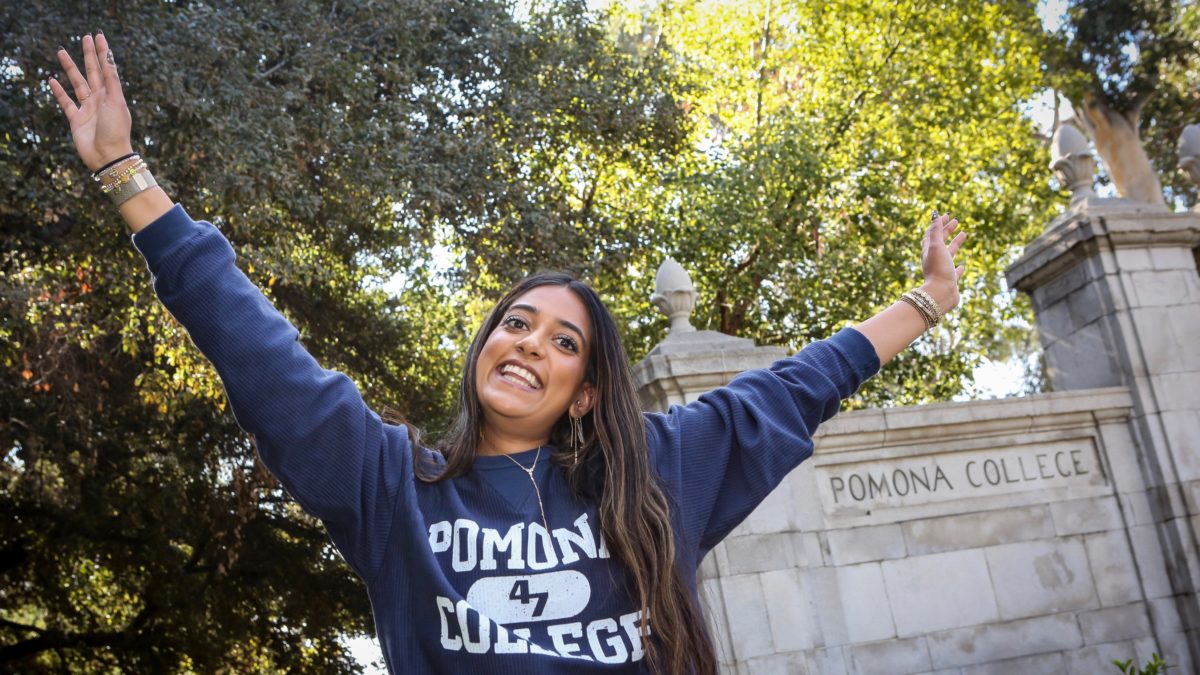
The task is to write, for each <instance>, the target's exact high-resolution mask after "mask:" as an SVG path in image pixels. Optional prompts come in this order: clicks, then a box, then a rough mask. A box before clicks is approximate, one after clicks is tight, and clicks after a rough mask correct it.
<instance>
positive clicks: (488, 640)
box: [454, 600, 492, 654]
mask: <svg viewBox="0 0 1200 675" xmlns="http://www.w3.org/2000/svg"><path fill="white" fill-rule="evenodd" d="M472 610H473V608H472V607H471V606H470V605H468V604H467V601H466V600H459V601H458V602H457V603H455V605H454V612H455V614H458V627H459V629H460V630H461V631H462V641H463V644H464V645H465V646H466V648H467V651H468V652H470V653H472V654H486V653H488V647H491V646H492V622H491V621H488V619H487V617H485V616H483V615H482V614H480V613H479V612H475V615H476V616H478V617H479V621H476V622H475V625H476V627H477V628H478V629H479V639H478V640H472V639H471V629H470V626H468V622H470V620H471V619H470V617H469V616H468V615H467V612H469V611H472Z"/></svg>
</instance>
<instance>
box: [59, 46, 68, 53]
mask: <svg viewBox="0 0 1200 675" xmlns="http://www.w3.org/2000/svg"><path fill="white" fill-rule="evenodd" d="M58 51H60V52H65V51H67V48H66V47H64V46H62V45H59V46H58Z"/></svg>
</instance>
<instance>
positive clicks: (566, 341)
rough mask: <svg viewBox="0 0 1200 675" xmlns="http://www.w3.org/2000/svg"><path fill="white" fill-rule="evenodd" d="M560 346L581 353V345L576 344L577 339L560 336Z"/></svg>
mask: <svg viewBox="0 0 1200 675" xmlns="http://www.w3.org/2000/svg"><path fill="white" fill-rule="evenodd" d="M558 346H560V347H562V348H563V349H566V350H569V351H572V352H577V351H579V345H578V344H577V343H576V342H575V339H574V338H571V337H568V336H566V335H560V336H558Z"/></svg>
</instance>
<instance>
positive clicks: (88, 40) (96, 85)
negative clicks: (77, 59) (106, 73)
mask: <svg viewBox="0 0 1200 675" xmlns="http://www.w3.org/2000/svg"><path fill="white" fill-rule="evenodd" d="M83 67H84V69H85V70H86V72H87V83H88V86H89V87H91V88H92V91H95V90H97V89H101V88H103V87H104V77H103V76H102V75H101V73H100V59H99V58H97V56H96V41H95V40H94V39H93V38H92V36H91V35H84V36H83Z"/></svg>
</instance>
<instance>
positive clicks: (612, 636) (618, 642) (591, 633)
mask: <svg viewBox="0 0 1200 675" xmlns="http://www.w3.org/2000/svg"><path fill="white" fill-rule="evenodd" d="M600 631H606V632H608V634H609V637H607V638H604V641H603V642H601V638H600ZM620 631H621V628H620V626H618V625H617V622H616V621H613V620H612V619H601V620H599V621H593V622H592V623H591V624H589V625H588V629H587V635H588V645H590V646H591V648H592V656H595V657H596V660H597V661H599V662H600V663H625V661H626V660H628V659H629V650H627V649H625V641H624V640H622V639H621V634H620ZM606 644H607V645H608V646H609V647H611V648H612V653H611V654H606V653H605V652H604V645H606Z"/></svg>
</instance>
